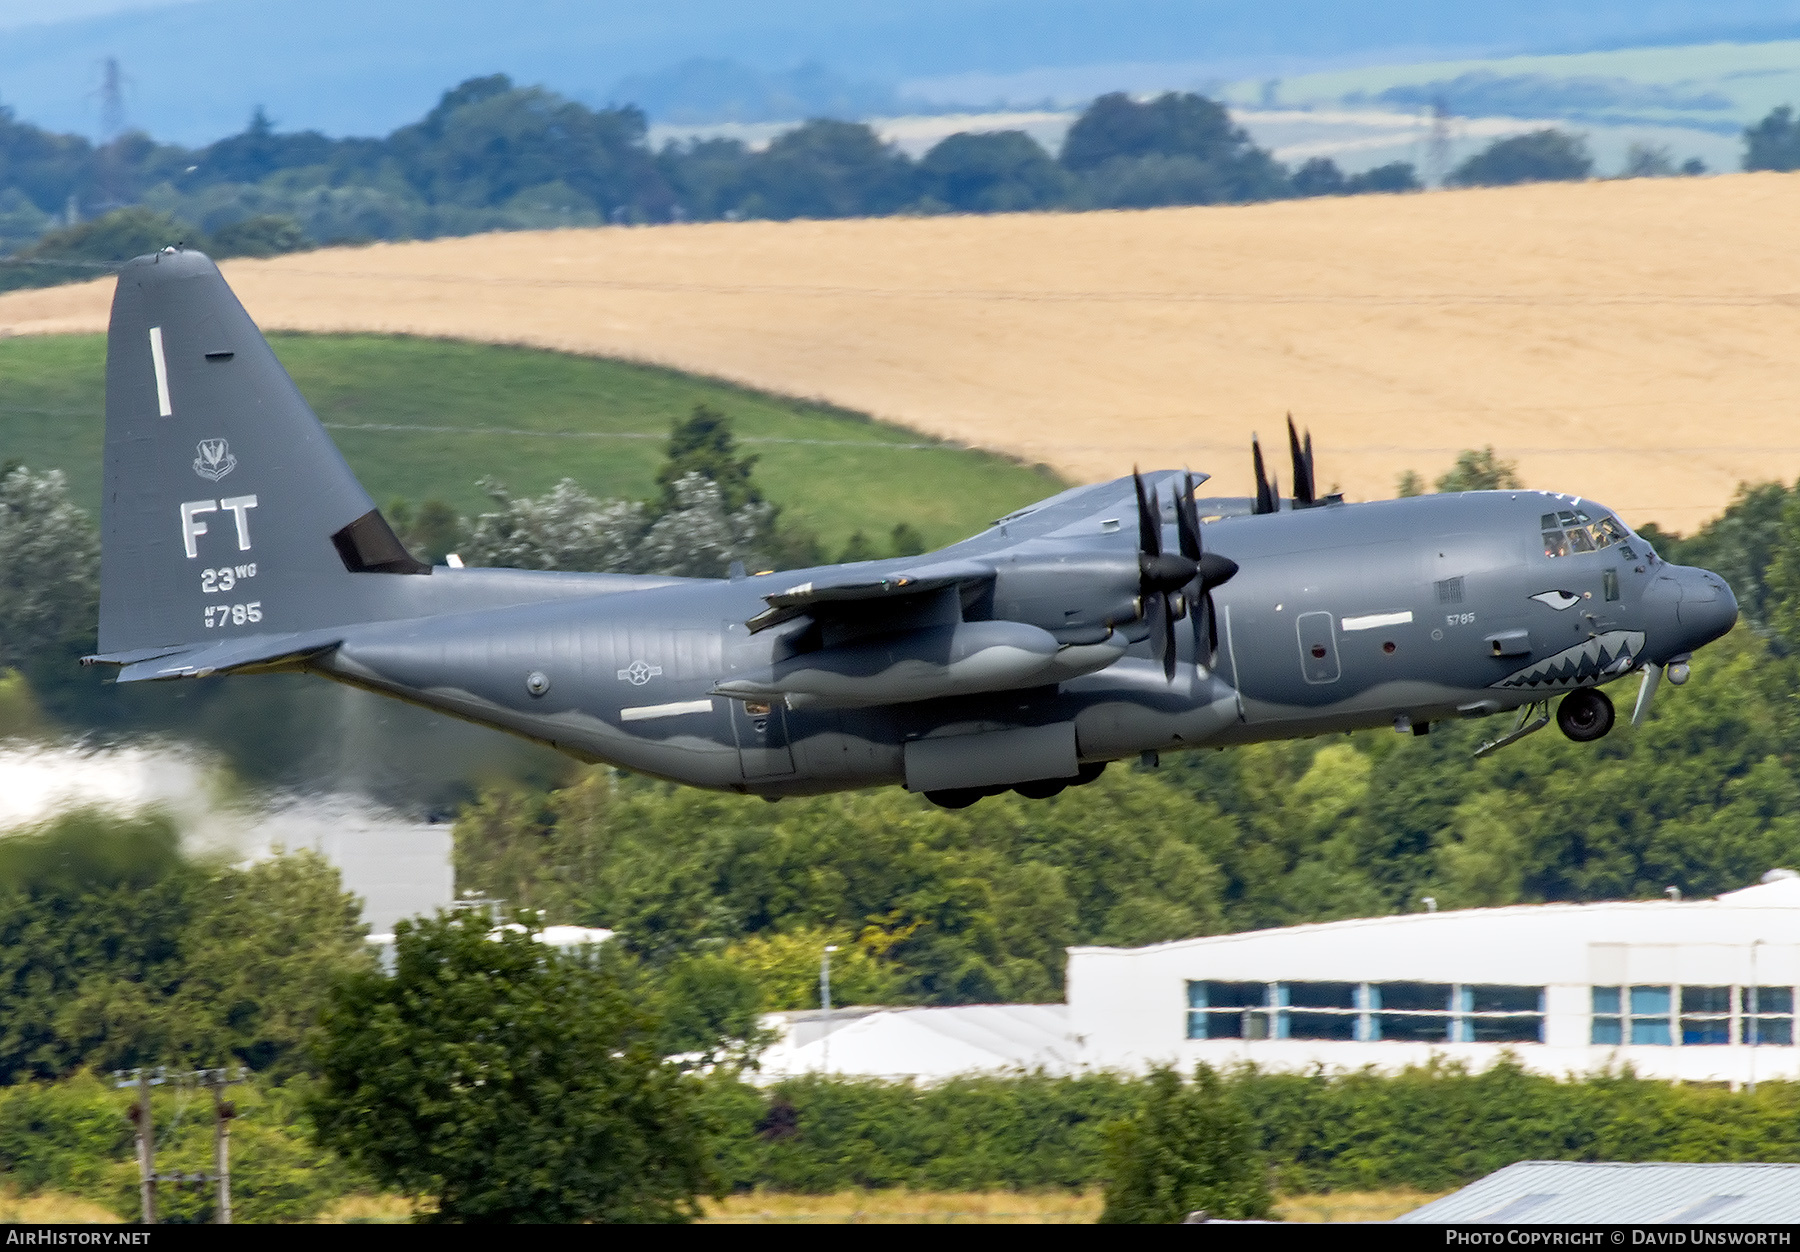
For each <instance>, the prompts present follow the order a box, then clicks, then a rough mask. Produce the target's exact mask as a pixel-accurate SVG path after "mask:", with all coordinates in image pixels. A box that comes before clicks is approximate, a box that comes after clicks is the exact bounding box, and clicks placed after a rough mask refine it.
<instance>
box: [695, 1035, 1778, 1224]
mask: <svg viewBox="0 0 1800 1252" xmlns="http://www.w3.org/2000/svg"><path fill="white" fill-rule="evenodd" d="M1223 1079H1224V1081H1223V1082H1222V1083H1221V1084H1220V1090H1221V1092H1222V1095H1221V1098H1223V1099H1228V1100H1233V1101H1236V1102H1237V1103H1238V1104H1239V1105H1240V1107H1241V1108H1242V1110H1243V1112H1244V1113H1245V1114H1246V1115H1247V1116H1248V1118H1249V1120H1250V1122H1251V1124H1252V1125H1253V1126H1254V1127H1255V1131H1256V1136H1257V1140H1258V1144H1259V1150H1260V1151H1261V1152H1262V1154H1263V1156H1264V1158H1265V1159H1266V1161H1267V1163H1268V1165H1269V1167H1270V1169H1271V1172H1272V1181H1273V1183H1274V1186H1275V1188H1276V1190H1278V1191H1280V1192H1283V1193H1288V1194H1300V1193H1311V1192H1324V1191H1348V1190H1367V1189H1374V1188H1386V1187H1413V1188H1417V1189H1419V1190H1423V1191H1442V1190H1448V1189H1450V1188H1453V1187H1458V1186H1461V1185H1463V1184H1465V1183H1468V1182H1471V1181H1473V1180H1474V1179H1476V1178H1480V1177H1482V1176H1483V1175H1485V1174H1488V1173H1491V1172H1493V1171H1494V1170H1497V1169H1500V1168H1501V1167H1503V1166H1505V1165H1509V1164H1511V1163H1512V1162H1514V1161H1522V1160H1570V1161H1592V1160H1610V1161H1795V1160H1800V1086H1796V1085H1795V1084H1791V1083H1764V1084H1762V1085H1760V1086H1759V1087H1758V1089H1757V1091H1756V1093H1755V1094H1754V1095H1752V1094H1750V1093H1748V1092H1731V1091H1728V1090H1726V1089H1725V1088H1723V1087H1721V1086H1713V1085H1693V1084H1688V1085H1680V1086H1677V1085H1674V1084H1671V1083H1667V1082H1660V1081H1652V1080H1649V1079H1641V1078H1637V1077H1634V1076H1632V1075H1630V1074H1614V1075H1606V1076H1602V1077H1595V1078H1588V1079H1582V1080H1577V1081H1559V1080H1556V1079H1552V1078H1546V1077H1542V1076H1540V1075H1536V1074H1530V1073H1527V1072H1525V1071H1524V1070H1523V1069H1521V1068H1519V1067H1518V1066H1517V1065H1515V1064H1511V1063H1502V1064H1499V1065H1496V1066H1494V1067H1492V1068H1490V1069H1488V1070H1486V1071H1484V1072H1482V1073H1479V1074H1473V1073H1469V1072H1468V1071H1466V1070H1464V1069H1462V1068H1460V1067H1457V1066H1453V1065H1448V1064H1438V1065H1431V1066H1425V1067H1421V1068H1418V1069H1412V1070H1408V1071H1405V1072H1404V1073H1401V1074H1398V1075H1394V1076H1381V1075H1377V1074H1371V1073H1355V1074H1325V1073H1314V1074H1274V1073H1264V1072H1259V1071H1256V1070H1253V1069H1240V1070H1235V1071H1231V1072H1229V1073H1227V1074H1225V1075H1223ZM1141 1085H1142V1084H1139V1083H1133V1082H1127V1081H1122V1080H1120V1079H1117V1078H1111V1077H1088V1078H1045V1077H1026V1078H1011V1079H1005V1078H973V1079H963V1080H959V1081H956V1082H951V1083H946V1084H944V1085H943V1086H940V1087H935V1088H929V1089H914V1088H911V1087H906V1086H898V1085H894V1084H888V1083H878V1082H862V1081H853V1080H844V1079H834V1080H830V1081H827V1080H823V1079H819V1078H805V1079H796V1080H793V1081H789V1082H784V1083H781V1084H779V1085H777V1086H775V1087H774V1088H772V1089H771V1090H770V1091H768V1092H766V1093H759V1092H755V1091H751V1090H748V1089H746V1088H744V1087H742V1086H740V1085H738V1084H735V1083H734V1084H723V1083H721V1084H718V1085H717V1086H716V1087H715V1089H714V1091H713V1093H712V1096H711V1098H712V1099H713V1101H714V1102H715V1107H716V1109H717V1112H718V1114H719V1115H720V1117H721V1120H722V1122H723V1123H724V1125H725V1127H726V1130H725V1133H724V1134H723V1135H722V1138H721V1144H722V1146H721V1151H720V1158H721V1167H722V1170H723V1173H724V1175H725V1178H726V1179H727V1181H728V1182H729V1184H730V1185H731V1186H733V1187H738V1188H747V1187H753V1186H763V1187H768V1188H772V1189H780V1190H792V1191H812V1192H822V1191H834V1190H838V1189H841V1188H845V1187H893V1186H910V1187H922V1188H931V1189H937V1190H965V1189H966V1190H978V1189H989V1188H1021V1189H1029V1188H1049V1187H1084V1186H1089V1185H1093V1184H1096V1183H1098V1182H1100V1181H1101V1177H1100V1174H1101V1165H1100V1160H1101V1135H1100V1128H1101V1126H1102V1125H1104V1124H1105V1123H1106V1122H1107V1121H1108V1120H1110V1119H1112V1118H1115V1117H1119V1116H1123V1115H1126V1114H1128V1113H1130V1112H1131V1111H1133V1110H1134V1109H1135V1107H1136V1105H1137V1102H1138V1100H1139V1098H1140V1097H1139V1089H1140V1087H1141Z"/></svg>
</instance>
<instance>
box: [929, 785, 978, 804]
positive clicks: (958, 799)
mask: <svg viewBox="0 0 1800 1252" xmlns="http://www.w3.org/2000/svg"><path fill="white" fill-rule="evenodd" d="M986 794H987V792H986V791H984V790H983V789H982V788H980V787H957V788H956V789H955V790H952V791H927V792H926V793H925V798H926V799H927V800H929V801H931V802H932V803H933V804H935V805H937V806H938V807H939V808H940V809H966V808H968V807H969V806H970V805H971V804H973V803H975V801H977V800H979V799H981V797H982V796H985V795H986Z"/></svg>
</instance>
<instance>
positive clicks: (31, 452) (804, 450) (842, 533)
mask: <svg viewBox="0 0 1800 1252" xmlns="http://www.w3.org/2000/svg"><path fill="white" fill-rule="evenodd" d="M270 342H271V344H273V346H274V348H275V352H276V354H277V355H278V356H280V358H281V360H282V363H283V364H284V365H286V366H287V368H288V371H289V373H291V374H292V375H293V377H294V381H295V382H296V383H297V384H298V385H299V387H300V391H301V393H302V394H304V395H305V396H306V398H307V399H308V401H310V402H311V404H312V406H313V410H314V411H315V412H316V413H317V414H318V415H319V419H320V420H321V421H323V422H324V423H325V424H326V426H327V427H328V428H330V431H331V435H332V438H334V439H335V440H336V441H337V444H338V447H340V448H341V449H343V452H344V456H345V459H347V460H348V461H349V462H350V465H351V467H352V468H353V469H354V470H355V471H356V473H357V475H358V476H359V477H360V478H361V479H362V482H363V485H364V486H365V487H367V488H368V490H369V493H370V494H371V495H373V496H374V497H375V498H376V500H377V501H379V502H381V503H382V504H384V505H385V504H386V503H388V502H389V501H390V500H393V499H395V498H396V497H400V498H404V499H407V500H410V501H412V502H413V503H415V504H416V503H418V502H419V501H421V500H424V499H427V498H430V497H434V496H435V497H437V498H438V499H441V500H444V501H447V502H448V503H449V504H451V505H452V506H453V507H455V508H456V509H457V511H458V512H460V513H462V514H464V515H465V516H472V515H473V514H475V513H478V512H480V511H481V510H482V508H483V507H484V506H485V505H486V504H487V500H486V497H484V496H483V495H482V493H481V491H480V489H479V488H478V487H477V486H476V480H477V479H480V478H482V477H484V476H489V477H493V478H496V479H498V480H499V481H500V482H502V483H504V484H505V485H506V486H507V487H508V488H509V489H510V490H511V491H513V492H514V493H515V494H522V495H535V494H538V493H540V492H542V491H544V490H546V489H548V488H549V487H551V486H553V485H554V484H555V483H556V482H557V480H559V479H562V478H573V479H575V480H576V481H577V482H578V483H580V484H581V485H582V486H583V487H584V488H586V489H587V490H588V491H590V492H592V493H593V494H595V495H597V496H601V497H609V496H624V497H637V498H648V497H650V496H651V495H653V494H655V491H656V487H655V482H654V479H655V474H656V470H657V467H658V465H659V464H660V463H661V461H662V458H663V449H664V443H665V441H666V439H667V436H668V431H669V424H670V422H671V421H673V420H675V419H678V418H682V417H686V416H687V415H688V414H689V413H690V412H691V411H692V410H693V408H694V406H695V405H696V404H699V403H702V402H704V403H706V404H709V405H712V406H713V407H714V408H716V409H719V410H721V411H722V412H724V413H726V414H728V415H730V417H731V418H732V419H733V423H734V427H735V430H736V432H737V435H738V437H739V439H740V440H742V441H743V443H744V444H745V445H746V448H747V450H748V451H751V452H754V453H756V454H757V455H758V456H760V457H761V458H762V459H761V460H760V461H759V462H758V464H757V468H756V477H757V480H758V481H759V482H760V483H761V485H762V488H763V491H764V493H765V494H766V495H767V496H768V497H769V498H770V499H771V500H773V501H775V502H776V503H777V504H780V505H781V506H782V510H783V517H784V518H785V519H788V520H791V521H797V522H800V523H802V524H804V525H806V526H808V527H810V528H812V529H813V530H814V531H816V532H817V533H818V535H819V537H820V538H821V540H823V541H824V543H825V546H826V548H827V549H828V550H830V551H835V550H836V549H837V548H838V547H840V546H841V545H842V544H843V542H844V541H845V540H846V539H847V538H848V537H849V536H850V535H851V533H852V532H854V531H856V530H862V531H864V532H865V533H867V534H868V535H869V536H870V537H871V538H875V539H876V540H877V542H880V540H881V538H882V537H884V536H885V535H886V534H887V532H888V531H890V530H891V529H892V528H893V527H894V525H895V524H896V523H898V522H902V521H904V522H910V523H911V524H912V525H913V526H915V527H917V528H918V529H919V531H920V532H921V533H923V534H924V536H925V537H926V539H927V540H929V541H930V542H931V543H932V544H933V545H934V546H935V545H939V544H944V543H949V542H951V541H953V540H955V539H958V538H961V537H962V536H964V535H966V534H969V533H971V532H973V531H976V530H979V529H981V528H982V527H984V526H986V525H987V523H988V522H990V521H992V520H993V519H994V518H996V517H999V516H1000V515H1001V514H1003V513H1007V512H1010V511H1012V510H1013V509H1017V508H1019V507H1021V506H1022V505H1025V504H1028V503H1030V502H1031V501H1033V500H1036V499H1039V498H1041V497H1043V496H1047V495H1050V494H1052V493H1054V492H1056V491H1060V490H1061V489H1062V487H1063V486H1064V485H1065V484H1063V483H1062V482H1061V481H1060V480H1058V479H1057V478H1056V477H1055V476H1054V475H1052V474H1051V473H1050V472H1048V471H1047V470H1043V469H1038V468H1032V467H1028V466H1023V465H1019V464H1017V463H1015V462H1012V461H1009V460H1007V459H1005V458H1004V457H999V456H994V455H991V454H988V453H983V452H975V451H971V450H968V449H965V448H958V447H955V446H953V445H950V444H945V443H941V442H938V441H936V440H932V439H930V438H929V437H927V436H923V435H919V434H916V433H914V432H912V431H909V430H903V429H901V428H899V427H896V426H890V425H887V424H884V423H881V422H875V421H872V420H870V419H868V418H866V417H863V416H862V415H860V414H856V413H851V412H848V411H845V410H843V409H837V408H833V407H831V406H828V405H823V404H813V403H808V402H806V401H801V400H792V399H788V398H785V397H781V396H772V395H766V394H763V393H759V392H754V391H749V390H746V389H744V388H740V387H734V386H731V385H730V384H726V383H720V382H715V381H712V380H709V379H704V378H698V377H694V376H692V375H687V374H680V373H677V372H675V371H672V370H663V369H656V368H653V367H650V366H643V365H633V364H627V363H624V362H620V361H608V360H600V359H596V358H592V357H580V356H569V355H565V354H562V353H556V352H543V351H537V350H534V349H527V348H510V347H496V346H492V345H486V344H471V343H457V342H450V341H445V340H435V339H412V338H405V337H400V336H382V335H271V336H270ZM105 357H106V341H105V340H104V339H103V338H102V337H100V336H97V335H95V336H54V337H43V338H33V337H19V338H12V339H0V461H6V460H18V461H22V462H24V463H25V464H27V465H29V466H31V467H32V468H33V469H50V468H56V469H61V470H64V471H65V472H66V473H67V474H68V475H69V481H70V485H71V487H72V489H73V491H74V494H75V498H76V500H77V501H78V502H79V503H80V504H81V505H82V506H83V507H84V508H87V509H90V510H93V509H96V508H97V507H98V504H99V497H100V450H101V439H102V418H103V414H104V407H105Z"/></svg>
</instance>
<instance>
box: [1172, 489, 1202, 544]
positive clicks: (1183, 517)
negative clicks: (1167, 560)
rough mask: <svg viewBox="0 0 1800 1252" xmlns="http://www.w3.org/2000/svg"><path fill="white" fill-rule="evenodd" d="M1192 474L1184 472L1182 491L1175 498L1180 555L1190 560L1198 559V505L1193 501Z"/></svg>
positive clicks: (1176, 528) (1176, 531) (1176, 529)
mask: <svg viewBox="0 0 1800 1252" xmlns="http://www.w3.org/2000/svg"><path fill="white" fill-rule="evenodd" d="M1196 486H1198V484H1197V483H1195V482H1194V476H1193V475H1192V474H1185V475H1184V477H1183V480H1182V492H1181V495H1180V496H1178V497H1177V498H1176V500H1175V533H1176V535H1177V536H1178V537H1179V538H1180V540H1181V555H1182V556H1185V557H1186V558H1188V560H1190V561H1198V560H1199V559H1200V506H1199V505H1197V504H1195V503H1194V488H1195V487H1196Z"/></svg>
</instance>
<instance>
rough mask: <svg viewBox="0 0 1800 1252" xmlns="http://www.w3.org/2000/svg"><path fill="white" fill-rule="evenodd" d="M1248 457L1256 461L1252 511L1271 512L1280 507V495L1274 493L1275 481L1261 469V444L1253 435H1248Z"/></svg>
mask: <svg viewBox="0 0 1800 1252" xmlns="http://www.w3.org/2000/svg"><path fill="white" fill-rule="evenodd" d="M1250 458H1251V460H1253V461H1254V462H1255V463H1256V507H1255V508H1253V509H1251V510H1250V511H1251V512H1252V513H1273V512H1275V511H1276V510H1277V509H1279V508H1280V507H1281V497H1280V496H1279V495H1277V494H1276V491H1275V483H1274V482H1273V481H1272V480H1271V479H1270V478H1269V477H1268V475H1267V474H1266V473H1265V472H1264V469H1263V454H1262V444H1261V443H1260V442H1259V441H1258V440H1257V438H1256V436H1255V435H1252V436H1250Z"/></svg>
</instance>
